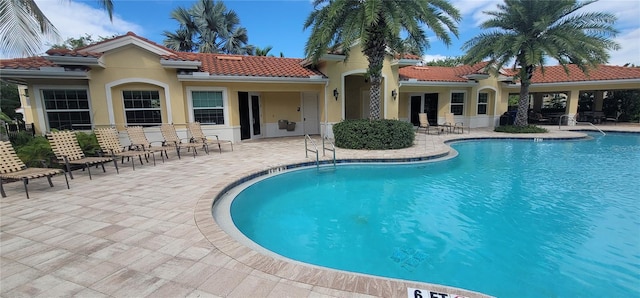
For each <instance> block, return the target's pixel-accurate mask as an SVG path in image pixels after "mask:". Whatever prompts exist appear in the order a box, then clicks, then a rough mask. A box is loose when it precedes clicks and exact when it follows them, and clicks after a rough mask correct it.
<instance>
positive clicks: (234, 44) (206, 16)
mask: <svg viewBox="0 0 640 298" xmlns="http://www.w3.org/2000/svg"><path fill="white" fill-rule="evenodd" d="M171 18H172V19H174V20H176V21H177V22H178V25H179V28H178V30H177V31H176V32H169V31H164V32H163V35H164V36H165V37H166V38H165V40H164V45H165V46H167V47H168V48H170V49H173V50H176V51H187V52H192V51H198V52H201V53H219V52H222V53H227V54H246V53H247V51H249V50H250V49H249V48H248V47H247V42H248V41H249V37H248V35H247V29H245V28H244V27H240V18H239V17H238V15H237V14H236V13H235V11H233V10H227V7H226V6H225V5H224V3H222V1H218V2H214V1H212V0H199V1H198V2H196V3H195V4H194V5H193V6H192V7H191V8H190V9H186V8H183V7H178V8H176V9H175V10H174V11H172V12H171Z"/></svg>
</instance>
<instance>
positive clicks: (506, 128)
mask: <svg viewBox="0 0 640 298" xmlns="http://www.w3.org/2000/svg"><path fill="white" fill-rule="evenodd" d="M493 131H495V132H506V133H546V132H549V131H548V130H547V129H546V128H542V127H538V126H535V125H527V126H515V125H503V126H498V127H496V128H495V129H494V130H493Z"/></svg>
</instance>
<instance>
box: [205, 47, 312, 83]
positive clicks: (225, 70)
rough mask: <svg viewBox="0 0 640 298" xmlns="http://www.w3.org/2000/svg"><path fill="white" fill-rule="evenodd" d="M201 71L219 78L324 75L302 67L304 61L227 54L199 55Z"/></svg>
mask: <svg viewBox="0 0 640 298" xmlns="http://www.w3.org/2000/svg"><path fill="white" fill-rule="evenodd" d="M199 58H200V59H201V61H202V67H201V69H202V70H201V71H203V72H208V73H210V74H211V75H217V76H245V77H247V76H248V77H278V78H309V77H312V76H322V77H324V75H323V74H322V73H321V72H319V71H318V70H315V69H313V68H309V67H304V66H302V65H301V62H302V59H296V58H276V57H265V56H242V55H225V54H205V53H202V54H199Z"/></svg>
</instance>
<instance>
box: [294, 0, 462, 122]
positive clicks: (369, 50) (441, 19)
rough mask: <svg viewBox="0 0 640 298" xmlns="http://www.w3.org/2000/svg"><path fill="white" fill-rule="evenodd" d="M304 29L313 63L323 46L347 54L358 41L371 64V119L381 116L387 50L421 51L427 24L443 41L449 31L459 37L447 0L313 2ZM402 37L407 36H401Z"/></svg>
mask: <svg viewBox="0 0 640 298" xmlns="http://www.w3.org/2000/svg"><path fill="white" fill-rule="evenodd" d="M314 7H315V9H314V11H313V12H311V14H310V15H309V17H308V18H307V20H306V22H305V24H304V28H305V29H307V28H309V27H312V29H311V35H310V36H309V40H308V41H307V44H306V46H305V54H306V56H307V58H309V59H311V61H313V62H314V63H317V62H318V61H319V59H320V57H322V55H324V54H326V53H327V49H330V48H334V47H336V46H340V45H342V47H341V48H342V50H343V52H344V54H345V55H348V54H349V50H350V46H351V45H353V44H354V43H355V42H358V41H359V42H360V44H361V45H362V48H363V54H364V55H365V56H366V57H367V60H368V62H369V67H368V69H367V76H368V77H369V81H370V82H371V89H370V91H371V92H370V94H371V108H370V111H371V114H370V118H371V119H379V118H380V97H381V95H380V85H381V83H382V66H383V62H384V58H385V56H386V54H387V49H390V50H391V51H392V52H395V53H400V54H403V53H406V49H407V47H406V46H407V45H414V46H415V48H417V49H419V50H420V51H421V52H422V51H424V50H426V49H427V48H428V47H429V40H428V38H427V37H426V36H425V26H426V27H427V28H429V29H431V30H433V32H434V33H435V35H436V37H437V38H438V39H440V40H442V41H443V42H444V43H445V44H447V45H449V44H451V38H450V37H449V33H452V34H453V35H455V36H456V37H457V36H458V28H457V25H456V23H457V22H459V21H460V13H459V12H458V10H457V9H456V8H454V7H453V6H452V5H451V4H450V3H449V2H447V1H446V0H436V1H429V0H413V1H408V0H385V1H380V0H359V1H353V0H315V1H314ZM402 36H406V37H407V38H406V39H405V40H403V39H402Z"/></svg>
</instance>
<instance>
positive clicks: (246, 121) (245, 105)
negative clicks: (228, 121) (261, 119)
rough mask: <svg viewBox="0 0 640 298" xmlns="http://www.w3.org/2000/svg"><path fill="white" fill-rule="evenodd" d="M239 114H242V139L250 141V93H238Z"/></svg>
mask: <svg viewBox="0 0 640 298" xmlns="http://www.w3.org/2000/svg"><path fill="white" fill-rule="evenodd" d="M238 112H239V114H240V139H241V140H246V139H250V138H251V117H250V115H249V93H247V92H238Z"/></svg>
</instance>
